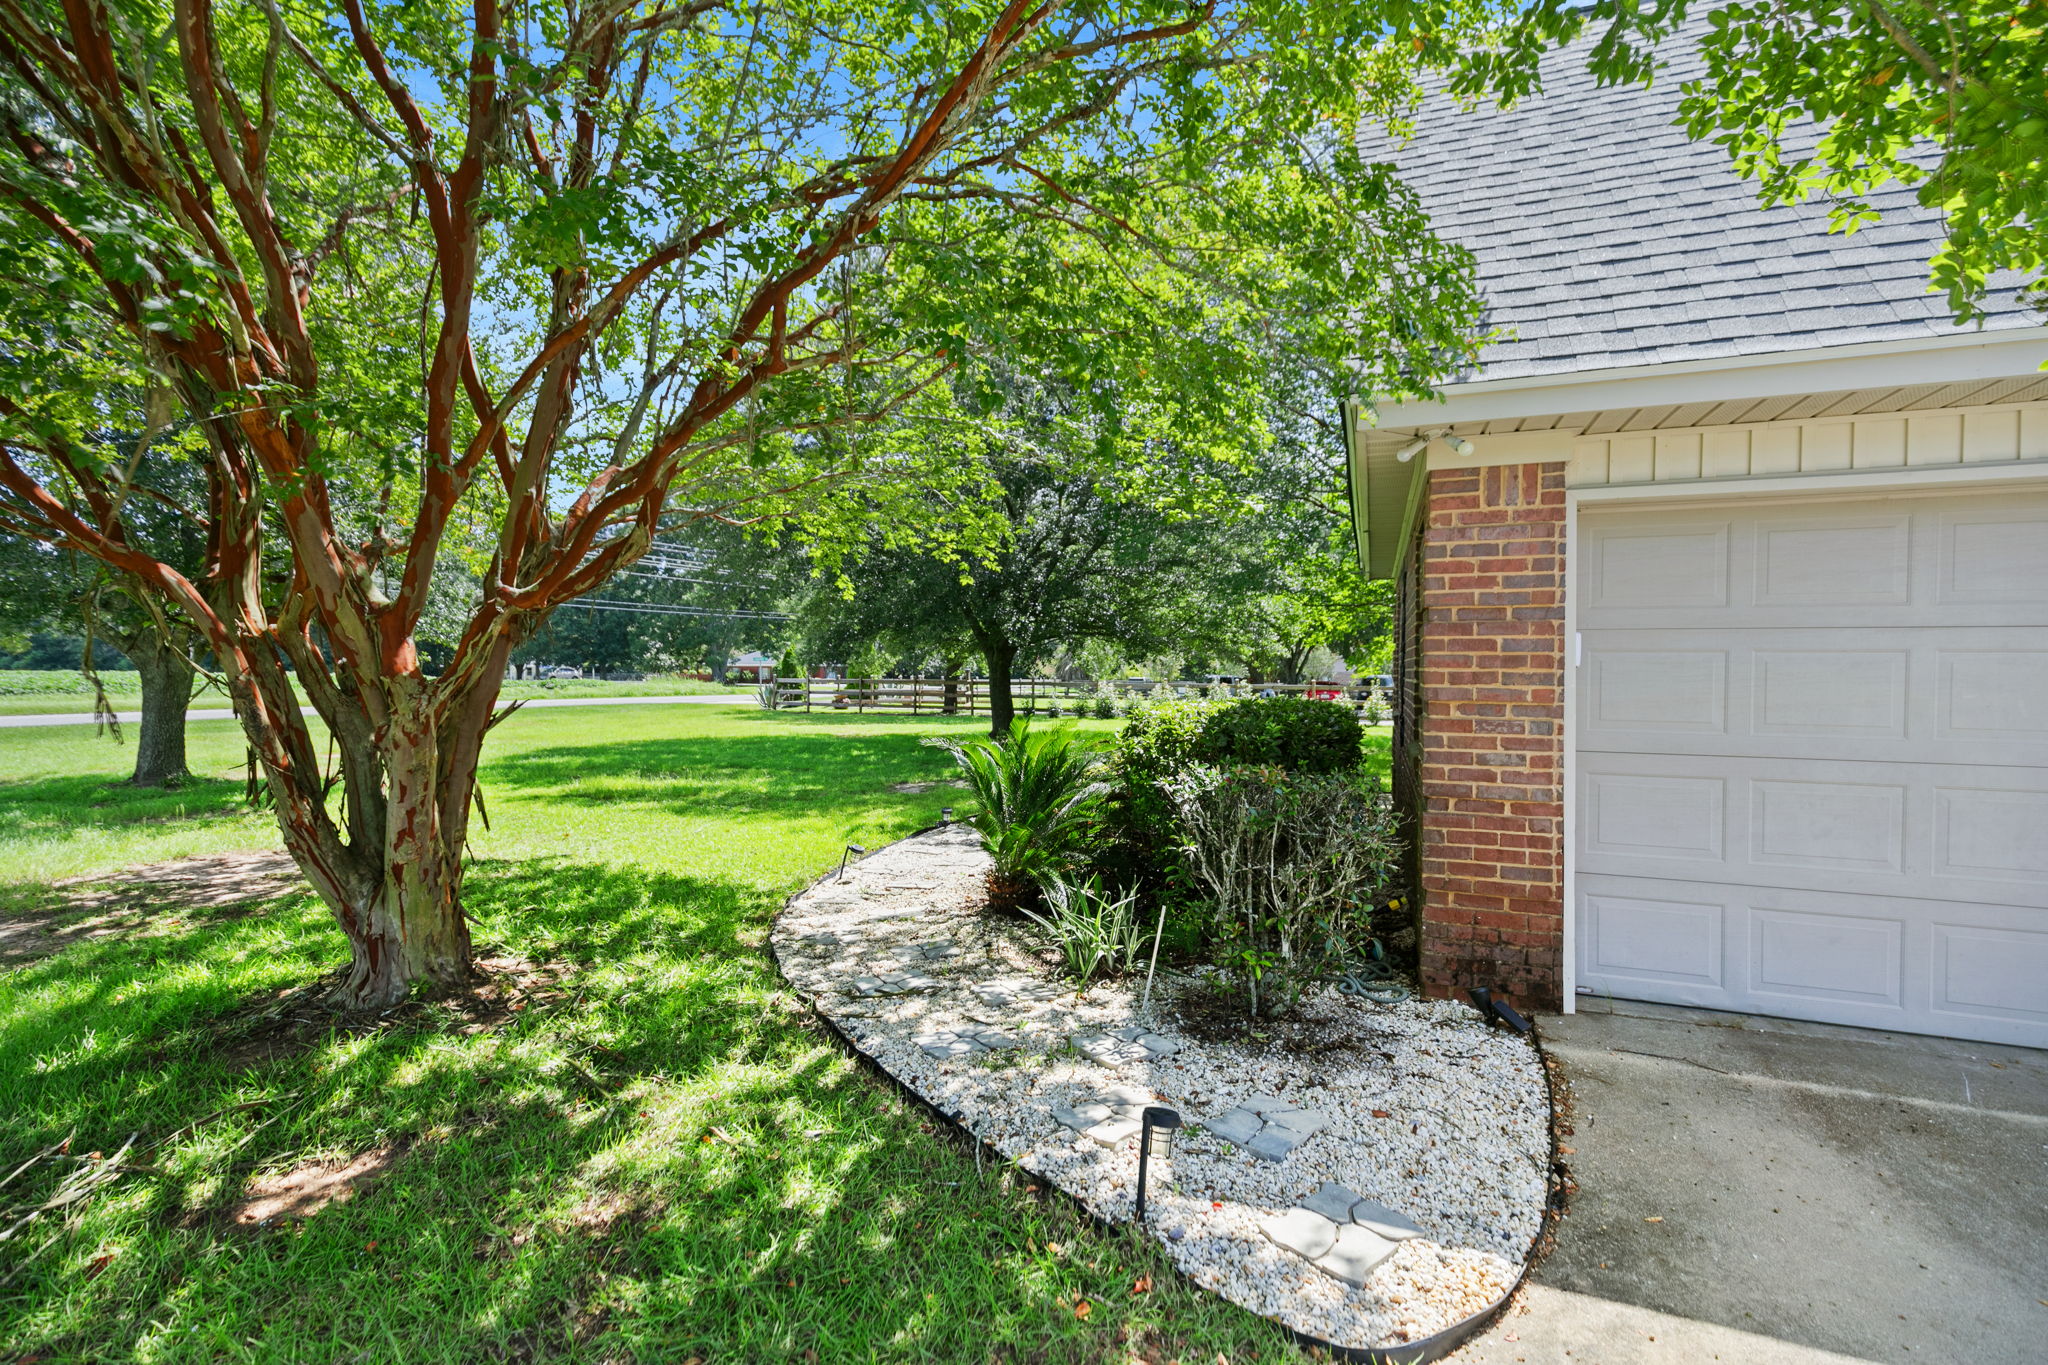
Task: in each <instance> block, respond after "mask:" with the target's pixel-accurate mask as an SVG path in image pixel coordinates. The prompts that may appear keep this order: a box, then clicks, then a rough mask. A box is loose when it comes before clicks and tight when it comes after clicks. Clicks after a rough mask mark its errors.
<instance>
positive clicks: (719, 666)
mask: <svg viewBox="0 0 2048 1365" xmlns="http://www.w3.org/2000/svg"><path fill="white" fill-rule="evenodd" d="M706 662H708V663H709V664H710V665H711V681H713V682H715V683H717V684H718V685H719V686H720V687H723V686H725V666H726V665H727V664H728V663H730V662H731V659H730V658H729V657H728V656H727V655H726V652H725V651H724V650H722V649H720V650H713V651H712V652H711V653H710V654H709V655H708V656H707V658H706Z"/></svg>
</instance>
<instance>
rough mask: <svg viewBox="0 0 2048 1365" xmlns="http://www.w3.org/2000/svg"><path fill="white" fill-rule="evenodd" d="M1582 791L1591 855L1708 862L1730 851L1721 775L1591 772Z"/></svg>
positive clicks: (1583, 781)
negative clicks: (1727, 840)
mask: <svg viewBox="0 0 2048 1365" xmlns="http://www.w3.org/2000/svg"><path fill="white" fill-rule="evenodd" d="M1580 791H1581V793H1582V794H1581V796H1580V798H1579V803H1578V805H1579V819H1580V820H1581V821H1582V822H1583V825H1584V831H1585V838H1584V841H1583V844H1582V847H1583V848H1584V849H1585V851H1586V852H1587V853H1588V854H1589V855H1592V856H1595V857H1598V856H1601V855H1611V856H1614V857H1618V858H1623V859H1631V858H1677V859H1683V860H1685V861H1687V862H1708V863H1718V862H1720V861H1721V860H1722V859H1723V858H1724V857H1725V856H1726V839H1725V831H1726V829H1727V804H1728V784H1727V783H1726V782H1725V781H1724V780H1723V779H1721V778H1718V777H1698V776H1683V775H1678V774H1671V773H1641V772H1637V773H1628V772H1621V773H1607V772H1589V773H1587V774H1585V775H1584V777H1583V778H1582V779H1581V781H1580Z"/></svg>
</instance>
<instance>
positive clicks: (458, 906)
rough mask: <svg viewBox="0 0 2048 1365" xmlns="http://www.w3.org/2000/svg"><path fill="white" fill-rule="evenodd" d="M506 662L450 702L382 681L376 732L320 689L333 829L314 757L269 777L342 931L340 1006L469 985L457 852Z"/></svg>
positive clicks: (285, 826)
mask: <svg viewBox="0 0 2048 1365" xmlns="http://www.w3.org/2000/svg"><path fill="white" fill-rule="evenodd" d="M502 668H503V665H502V661H500V662H499V664H498V666H497V670H496V671H493V672H490V673H488V674H487V676H485V677H484V678H483V679H482V680H480V681H478V682H477V683H475V684H473V685H472V686H471V687H470V689H469V690H467V691H466V692H463V693H461V694H460V695H458V696H455V697H452V698H451V697H450V696H448V695H446V694H438V695H437V691H436V689H435V687H434V686H433V685H432V684H431V683H430V682H427V681H426V680H424V679H420V678H417V677H416V676H415V677H413V678H408V679H405V680H403V681H402V682H400V683H398V684H396V685H394V684H393V682H392V681H391V680H388V679H387V681H386V688H385V697H386V698H387V699H388V708H387V709H385V710H384V711H383V712H382V714H381V715H380V716H379V717H378V719H377V721H376V723H375V724H374V725H373V724H372V721H371V718H370V715H369V714H368V712H367V710H366V709H365V708H361V707H359V705H358V703H357V698H356V696H355V695H351V694H350V693H349V692H347V691H338V692H334V693H328V694H325V695H324V696H323V697H322V698H321V699H320V700H321V701H322V702H324V703H325V704H324V705H323V706H322V707H321V709H322V711H323V713H327V714H331V715H332V716H333V717H334V719H335V721H336V722H337V725H336V738H337V740H338V744H337V746H336V754H337V757H338V758H339V760H340V762H341V765H342V766H341V774H342V776H343V777H344V781H343V785H342V790H343V797H344V800H343V806H344V819H343V822H342V826H341V827H340V828H337V827H336V825H335V824H334V822H333V821H332V820H331V819H330V818H329V817H328V815H327V814H326V811H325V809H324V805H325V803H324V799H323V796H322V793H323V792H324V790H325V781H324V779H323V778H322V777H321V775H320V766H321V765H320V764H319V762H318V760H317V757H316V756H315V755H314V754H313V753H311V752H309V751H307V750H305V749H300V750H299V752H297V753H296V754H295V755H294V757H293V762H292V764H291V765H290V770H289V771H287V772H283V773H280V772H277V771H272V773H271V790H272V792H273V793H274V794H275V795H276V796H277V816H278V823H279V826H280V827H281V828H282V830H283V833H284V838H285V845H286V847H287V848H288V849H289V850H290V851H291V854H292V856H293V858H294V859H296V860H297V862H298V864H299V866H300V868H301V869H302V870H303V871H304V872H305V873H306V876H307V879H308V880H309V881H311V882H312V884H313V887H314V889H315V890H317V891H318V892H319V893H320V895H321V897H322V899H324V900H325V901H326V902H327V903H328V905H329V907H330V908H331V909H332V910H333V911H334V914H335V918H336V919H337V920H339V921H340V924H341V928H342V931H343V932H344V933H345V934H346V935H347V936H348V941H349V958H350V961H349V969H348V973H347V975H346V976H344V977H343V979H342V982H341V984H340V985H339V986H338V987H337V988H336V989H335V992H334V995H333V1001H334V1003H335V1004H336V1005H338V1006H339V1007H341V1008H343V1009H346V1010H384V1009H389V1008H390V1007H392V1006H393V1005H397V1004H400V1003H402V1002H403V1001H404V1000H405V999H406V998H407V997H408V996H409V995H410V994H411V993H412V991H413V989H414V988H415V987H416V986H420V985H438V986H448V987H467V986H468V985H469V984H470V979H471V972H472V969H471V965H470V939H469V925H468V922H467V919H466V918H465V916H464V914H463V910H462V877H463V852H464V846H465V841H466V839H467V836H468V831H469V812H470V808H471V804H472V802H473V801H474V800H475V793H476V765H477V759H478V757H479V755H480V753H481V750H482V747H483V737H484V732H485V731H486V730H487V729H488V728H489V723H490V718H491V711H492V708H493V706H494V704H495V702H496V698H497V695H498V684H499V677H500V674H501V673H502ZM297 676H298V677H299V678H300V679H301V680H308V675H307V674H306V673H305V672H304V671H303V670H302V671H301V672H300V673H299V674H298V675H297ZM294 747H295V748H297V746H296V745H295V746H294ZM309 760H310V761H309Z"/></svg>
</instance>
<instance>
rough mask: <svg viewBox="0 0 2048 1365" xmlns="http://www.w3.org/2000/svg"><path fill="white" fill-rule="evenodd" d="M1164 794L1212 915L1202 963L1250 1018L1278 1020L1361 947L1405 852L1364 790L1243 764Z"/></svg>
mask: <svg viewBox="0 0 2048 1365" xmlns="http://www.w3.org/2000/svg"><path fill="white" fill-rule="evenodd" d="M1166 794H1167V796H1168V798H1169V799H1170V800H1171V801H1172V803H1173V807H1174V814H1175V818H1176V823H1177V826H1178V829H1179V832H1180V835H1181V838H1182V843H1181V852H1182V854H1183V856H1184V857H1185V859H1186V865H1187V868H1188V870H1189V872H1190V873H1191V875H1192V877H1193V879H1194V881H1195V883H1196V884H1197V886H1199V888H1200V889H1201V890H1202V892H1203V893H1204V894H1205V895H1206V897H1207V899H1208V904H1209V906H1210V909H1211V921H1210V924H1209V926H1208V928H1209V932H1208V934H1207V936H1206V937H1207V944H1206V955H1207V956H1208V957H1209V959H1210V961H1212V962H1213V963H1215V964H1216V965H1217V966H1219V967H1221V968H1222V969H1223V972H1224V977H1225V980H1226V982H1227V983H1229V984H1230V985H1231V986H1232V987H1234V988H1235V989H1236V990H1237V991H1238V993H1239V994H1240V995H1241V996H1242V998H1243V999H1244V1001H1245V1005H1246V1012H1247V1017H1248V1019H1250V1020H1257V1019H1259V1018H1261V1017H1266V1016H1271V1015H1275V1014H1280V1013H1284V1012H1285V1011H1286V1010H1288V1009H1290V1008H1292V1007H1293V1005H1294V1004H1295V1003H1296V1002H1297V1001H1298V1000H1300V998H1301V996H1302V994H1303V992H1305V991H1306V990H1308V988H1309V987H1310V986H1311V985H1313V984H1314V983H1315V982H1316V981H1317V980H1318V979H1320V978H1322V977H1324V976H1325V975H1327V974H1329V973H1330V972H1331V971H1332V970H1333V969H1335V968H1337V967H1338V966H1340V965H1341V964H1342V963H1344V962H1345V961H1346V960H1347V959H1349V958H1350V957H1351V956H1352V955H1353V954H1355V953H1358V952H1360V951H1362V950H1363V949H1364V947H1365V942H1366V939H1367V937H1368V936H1369V934H1370V932H1371V908H1372V903H1373V900H1374V898H1375V896H1376V895H1377V894H1378V893H1379V892H1380V891H1381V890H1382V889H1383V888H1384V887H1385V886H1386V884H1387V883H1388V881H1389V880H1390V879H1391V878H1392V876H1393V874H1394V870H1395V868H1396V865H1397V864H1398V862H1399V859H1400V855H1401V841H1400V840H1399V838H1397V837H1396V835H1395V833H1394V815H1393V810H1392V807H1391V805H1390V804H1389V803H1388V802H1385V801H1383V800H1382V799H1381V798H1380V794H1379V792H1378V790H1377V788H1376V786H1375V785H1374V784H1373V783H1372V782H1370V781H1369V780H1361V779H1360V777H1359V776H1358V775H1357V774H1355V773H1301V772H1294V773H1290V772H1286V771H1284V770H1282V769H1279V768H1271V767H1255V766H1251V765H1248V764H1247V765H1238V766H1235V767H1226V768H1211V767H1197V768H1194V769H1192V770H1190V771H1189V772H1186V773H1183V774H1180V775H1178V776H1176V777H1174V778H1172V779H1169V780H1168V782H1167V784H1166Z"/></svg>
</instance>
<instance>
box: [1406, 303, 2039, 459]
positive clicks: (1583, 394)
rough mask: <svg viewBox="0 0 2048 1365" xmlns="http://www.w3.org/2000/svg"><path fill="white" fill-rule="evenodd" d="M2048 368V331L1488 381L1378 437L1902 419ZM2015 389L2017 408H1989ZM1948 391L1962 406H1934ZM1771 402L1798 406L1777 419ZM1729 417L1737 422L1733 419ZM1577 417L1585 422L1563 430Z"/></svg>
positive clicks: (1449, 391) (1987, 394)
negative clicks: (1869, 415)
mask: <svg viewBox="0 0 2048 1365" xmlns="http://www.w3.org/2000/svg"><path fill="white" fill-rule="evenodd" d="M2044 365H2048V327H2039V328H2029V329H2027V330H2025V331H2022V332H2019V333H2018V334H2014V333H2012V332H1998V333H1989V334H1977V333H1973V334H1971V335H1968V336H1963V337H1942V338H1921V339H1914V340H1912V341H1904V342H1873V343H1870V344H1868V345H1862V346H1834V347H1824V348H1820V349H1816V350H1812V351H1799V352H1789V353H1788V352H1779V353H1777V354H1774V355H1762V356H1740V357H1731V358H1725V359H1716V360H1688V361H1678V362H1674V363H1672V364H1668V365H1633V366H1627V367H1624V368H1620V369H1612V370H1585V371H1580V372H1578V373H1576V374H1571V375H1532V376H1527V377H1524V378H1517V379H1496V380H1486V379H1481V380H1476V381H1474V382H1472V383H1469V384H1454V385H1450V386H1448V387H1447V388H1446V389H1445V390H1444V396H1443V397H1442V399H1440V400H1422V401H1418V402H1408V403H1390V404H1387V405H1385V406H1383V407H1381V408H1379V409H1378V422H1377V425H1378V426H1379V428H1380V429H1381V430H1402V429H1410V430H1412V429H1415V428H1421V427H1444V426H1448V427H1452V428H1454V429H1456V430H1458V431H1459V432H1461V433H1462V432H1465V431H1470V430H1487V431H1489V432H1490V431H1493V430H1494V429H1495V428H1494V426H1493V424H1495V423H1500V424H1502V425H1503V426H1506V424H1509V423H1512V424H1513V428H1511V429H1520V430H1531V429H1536V430H1542V429H1554V428H1557V427H1577V428H1578V429H1580V430H1587V429H1589V428H1590V427H1591V426H1593V425H1594V424H1596V423H1598V424H1600V426H1601V429H1603V430H1610V431H1619V430H1631V429H1633V430H1643V429H1648V428H1650V427H1657V426H1710V425H1720V424H1723V423H1727V422H1735V421H1748V422H1755V421H1768V420H1772V419H1775V418H1779V417H1808V416H1821V415H1828V416H1835V415H1841V414H1842V413H1845V412H1851V411H1887V410H1892V408H1891V407H1889V406H1886V407H1872V406H1856V404H1859V403H1863V402H1881V401H1883V400H1884V399H1885V398H1886V397H1888V396H1894V395H1896V396H1897V397H1898V398H1899V399H1900V400H1901V401H1898V402H1897V403H1896V407H1897V408H1906V407H1947V406H1952V405H1956V404H1957V403H1959V402H1963V401H1968V402H1972V403H1985V402H2015V401H2025V398H2026V397H2031V396H2032V394H2031V393H2030V392H2028V390H2031V389H2032V388H2033V387H2035V386H2037V385H2038V386H2039V387H2041V388H2043V389H2044V390H2048V374H2044V373H2043V369H2042V367H2043V366H2044ZM2007 385H2010V386H2011V389H2012V393H2011V396H2005V395H2000V396H1991V394H1992V392H1993V391H1994V390H1996V389H2000V388H2004V387H2006V386H2007ZM1951 387H1954V388H1957V390H1958V392H1959V393H1960V394H1961V395H1962V397H1958V398H1949V399H1948V400H1947V401H1946V402H1943V401H1930V399H1934V398H1936V396H1937V395H1939V394H1940V392H1941V391H1942V390H1944V389H1948V388H1951ZM1858 395H1861V396H1862V397H1861V398H1859V397H1858ZM1908 395H1911V396H1910V397H1909V396H1908ZM1817 396H1826V397H1828V398H1830V399H1831V400H1832V409H1833V410H1830V411H1825V412H1823V411H1815V410H1811V409H1812V407H1813V400H1814V399H1815V398H1816V397H1817ZM1916 399H1917V401H1915V400H1916ZM1772 400H1790V401H1787V402H1784V403H1783V405H1782V407H1781V408H1780V410H1777V411H1769V410H1768V408H1769V407H1770V405H1771V402H1772ZM1731 411H1733V412H1739V413H1740V414H1741V415H1736V416H1730V415H1729V413H1730V412H1731ZM1572 417H1576V418H1582V419H1583V420H1582V421H1579V422H1569V421H1564V420H1559V419H1564V418H1572ZM1643 418H1647V419H1648V420H1647V424H1646V425H1645V426H1635V425H1633V423H1634V422H1636V421H1638V420H1641V419H1643Z"/></svg>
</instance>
